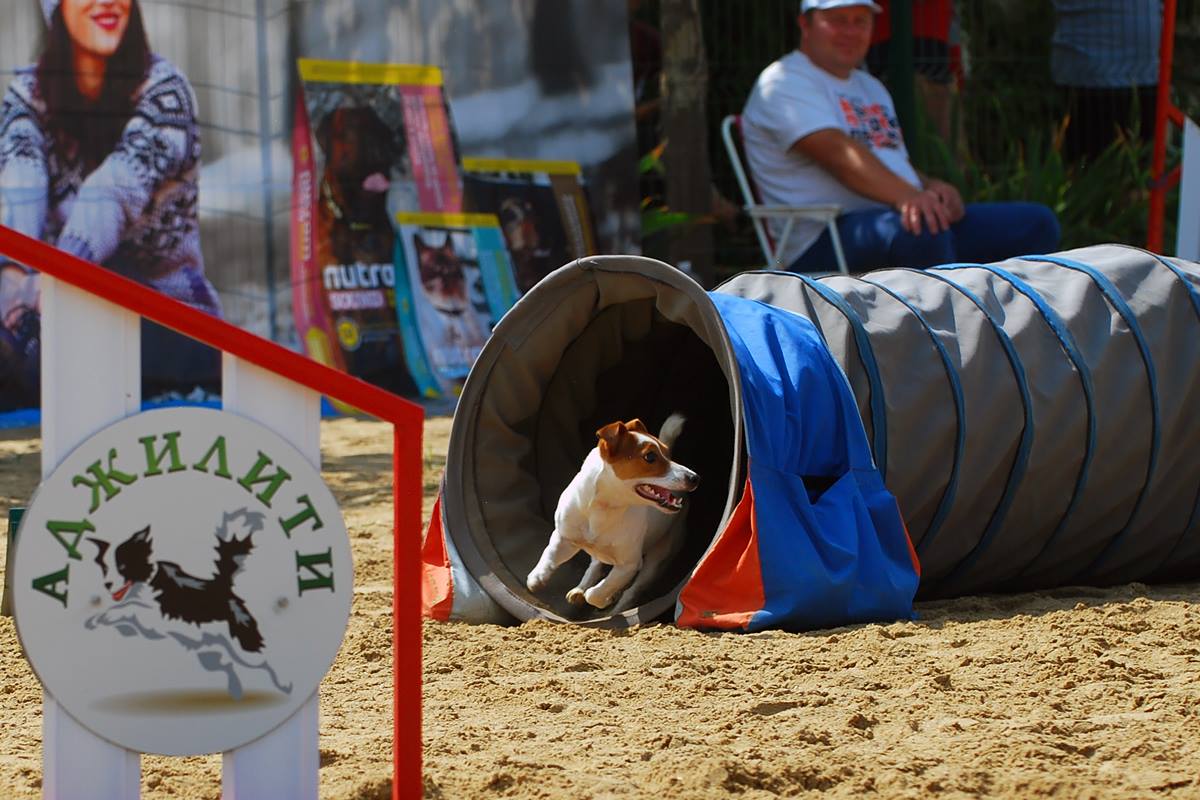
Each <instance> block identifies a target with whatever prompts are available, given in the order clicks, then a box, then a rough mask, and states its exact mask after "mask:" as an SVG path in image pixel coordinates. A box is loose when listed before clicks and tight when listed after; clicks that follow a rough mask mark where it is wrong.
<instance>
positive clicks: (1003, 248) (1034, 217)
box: [788, 203, 1059, 272]
mask: <svg viewBox="0 0 1200 800" xmlns="http://www.w3.org/2000/svg"><path fill="white" fill-rule="evenodd" d="M837 227H838V235H839V236H840V238H841V240H842V250H843V252H845V254H846V264H847V265H848V266H849V268H850V271H851V272H865V271H866V270H869V269H876V268H879V267H932V266H936V265H938V264H953V263H955V262H960V261H965V262H971V263H980V264H987V263H989V262H992V261H1003V260H1004V259H1006V258H1012V257H1013V256H1022V255H1040V254H1044V253H1051V252H1054V250H1055V249H1057V248H1058V239H1059V229H1058V219H1057V218H1056V217H1055V216H1054V212H1053V211H1051V210H1050V209H1049V208H1047V207H1046V206H1044V205H1042V204H1040V203H968V204H967V207H966V213H965V214H964V215H963V218H962V219H960V220H959V221H958V222H956V223H954V224H953V225H951V226H950V230H948V231H942V232H941V233H939V234H937V235H933V234H931V233H929V232H928V231H925V232H922V233H921V235H919V236H914V235H912V234H911V233H909V232H908V231H906V230H904V227H903V226H902V225H901V224H900V212H898V211H896V210H895V209H891V208H871V209H866V210H863V211H850V212H848V213H845V214H842V215H841V216H839V217H838V218H837ZM788 269H790V270H791V271H792V272H830V271H835V270H837V259H836V258H835V257H834V253H833V243H832V241H830V238H829V231H828V230H825V231H823V232H822V233H821V236H820V238H818V239H817V240H816V241H815V242H813V244H812V246H811V247H809V248H808V249H807V250H805V251H804V253H803V254H802V255H801V256H800V257H799V258H798V259H796V260H795V261H794V262H793V263H792V265H791V266H790V267H789V268H788Z"/></svg>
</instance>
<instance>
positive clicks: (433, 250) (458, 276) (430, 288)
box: [413, 233, 467, 313]
mask: <svg viewBox="0 0 1200 800" xmlns="http://www.w3.org/2000/svg"><path fill="white" fill-rule="evenodd" d="M413 244H414V246H415V247H416V250H417V268H418V271H419V272H420V274H421V285H422V286H424V287H425V291H426V293H428V294H429V296H430V299H431V300H432V301H433V304H434V305H435V306H436V307H437V308H438V310H439V311H444V312H447V313H461V312H462V311H465V310H466V307H467V281H466V273H465V272H464V271H463V263H462V259H460V258H459V257H458V253H456V252H455V251H454V242H452V241H451V239H450V235H449V234H446V240H445V241H444V242H443V243H442V245H441V246H440V247H436V246H435V247H431V246H429V245H428V244H426V243H425V240H424V239H422V238H421V234H419V233H414V234H413Z"/></svg>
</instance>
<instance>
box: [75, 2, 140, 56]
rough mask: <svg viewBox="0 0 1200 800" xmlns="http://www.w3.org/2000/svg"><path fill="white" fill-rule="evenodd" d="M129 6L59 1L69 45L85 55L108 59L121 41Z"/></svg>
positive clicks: (110, 3)
mask: <svg viewBox="0 0 1200 800" xmlns="http://www.w3.org/2000/svg"><path fill="white" fill-rule="evenodd" d="M132 5H133V0H62V15H63V22H64V23H66V26H67V33H68V34H69V35H70V37H71V42H72V43H73V44H74V45H75V47H76V48H78V49H79V50H82V51H83V52H85V53H87V54H88V55H91V56H96V57H98V58H109V57H110V56H112V55H113V53H115V52H117V48H118V47H120V46H121V40H122V39H123V38H125V31H126V29H127V28H128V27H129V9H130V6H132Z"/></svg>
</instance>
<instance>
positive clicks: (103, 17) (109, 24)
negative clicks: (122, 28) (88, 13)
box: [92, 12, 121, 31]
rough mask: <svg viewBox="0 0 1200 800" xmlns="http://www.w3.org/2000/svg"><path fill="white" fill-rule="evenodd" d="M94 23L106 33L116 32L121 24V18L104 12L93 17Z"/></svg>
mask: <svg viewBox="0 0 1200 800" xmlns="http://www.w3.org/2000/svg"><path fill="white" fill-rule="evenodd" d="M92 22H94V23H96V25H97V26H99V27H101V28H103V29H104V30H106V31H115V30H116V29H117V27H118V26H119V25H120V24H121V18H120V17H119V16H118V15H116V14H113V13H111V12H104V13H101V14H95V15H93V16H92Z"/></svg>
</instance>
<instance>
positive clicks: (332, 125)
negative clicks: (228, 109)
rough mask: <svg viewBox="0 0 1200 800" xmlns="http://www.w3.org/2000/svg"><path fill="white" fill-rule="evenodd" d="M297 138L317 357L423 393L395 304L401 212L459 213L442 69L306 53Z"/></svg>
mask: <svg viewBox="0 0 1200 800" xmlns="http://www.w3.org/2000/svg"><path fill="white" fill-rule="evenodd" d="M298 66H299V75H300V80H301V91H302V94H303V101H304V102H303V104H302V105H301V104H298V105H297V108H296V113H295V127H294V130H293V135H292V146H293V153H292V157H293V170H294V172H293V178H292V181H293V191H294V198H293V207H292V228H293V237H294V238H293V242H292V248H293V249H292V259H293V261H292V286H293V300H292V307H293V315H294V318H295V321H296V326H297V330H298V331H299V333H300V339H301V341H302V342H303V344H304V347H305V349H306V351H307V352H308V354H309V355H310V356H311V357H312V358H314V359H316V360H318V361H322V362H323V363H326V364H329V365H331V366H336V367H338V368H340V369H343V370H345V371H346V372H349V373H350V374H351V375H354V376H356V377H359V378H362V379H364V380H367V381H370V382H371V383H373V384H375V385H376V386H380V387H382V388H384V389H387V390H389V391H392V392H396V393H399V394H405V395H413V394H415V393H417V391H418V387H417V385H416V384H415V383H414V382H413V379H412V371H411V370H410V369H409V368H408V367H407V366H406V363H405V342H404V340H403V338H402V336H401V333H400V328H399V324H398V317H397V310H396V283H397V275H396V264H395V262H394V260H393V259H394V256H395V254H396V252H397V250H396V239H395V233H394V230H393V226H392V217H393V215H395V214H396V213H400V212H419V211H425V212H445V211H458V210H459V208H460V207H461V203H462V200H461V193H460V192H461V190H460V182H459V177H458V168H457V154H456V153H455V150H454V136H453V132H452V130H451V126H450V117H449V114H448V112H447V109H446V103H445V99H444V97H443V93H442V77H441V71H440V70H438V69H437V68H436V67H424V66H414V65H404V64H362V63H356V62H335V61H317V60H312V59H301V60H300V62H299V65H298Z"/></svg>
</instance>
